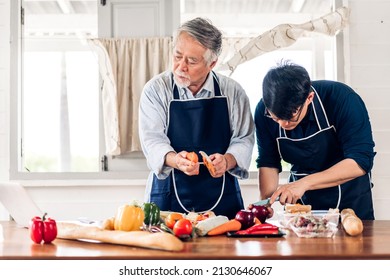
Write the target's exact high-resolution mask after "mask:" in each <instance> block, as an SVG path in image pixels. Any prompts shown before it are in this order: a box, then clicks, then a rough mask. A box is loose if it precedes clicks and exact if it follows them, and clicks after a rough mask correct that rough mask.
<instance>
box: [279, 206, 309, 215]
mask: <svg viewBox="0 0 390 280" xmlns="http://www.w3.org/2000/svg"><path fill="white" fill-rule="evenodd" d="M284 209H285V211H286V213H310V212H311V205H302V204H286V206H285V208H284Z"/></svg>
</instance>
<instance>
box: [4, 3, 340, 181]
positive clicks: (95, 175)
mask: <svg viewBox="0 0 390 280" xmlns="http://www.w3.org/2000/svg"><path fill="white" fill-rule="evenodd" d="M178 2H179V1H178ZM20 7H21V0H17V1H11V67H10V77H11V87H10V88H11V95H10V106H11V110H10V171H9V172H10V179H11V180H39V181H42V180H69V179H71V180H85V179H88V180H105V179H109V180H113V179H115V180H117V179H119V180H121V179H122V180H134V181H138V180H146V178H147V177H148V174H149V172H150V171H149V170H148V169H147V168H145V170H141V171H132V170H122V171H105V172H102V171H99V172H41V173H38V172H31V173H27V172H21V171H19V170H20V169H19V165H20V157H19V154H20V151H21V145H22V143H21V139H20V135H21V134H20V132H21V105H20V99H21V82H20V79H21V41H20V38H21V36H20V35H21V24H20V20H19V19H20V18H21V9H20ZM336 41H337V42H336V46H337V50H336V57H337V61H338V62H339V63H337V65H338V69H337V78H338V80H339V81H343V80H344V79H343V71H342V69H343V66H342V65H343V61H342V57H343V49H342V46H343V37H342V34H339V35H338V36H337V37H336ZM100 119H101V118H100ZM100 126H102V122H101V121H100ZM101 131H102V129H101ZM123 158H124V159H125V160H128V159H129V158H131V157H128V156H127V157H123ZM134 159H136V161H134V163H133V164H134V165H136V164H137V160H138V161H139V160H142V159H144V158H143V155H142V154H140V153H137V154H136V155H135V157H134ZM130 161H131V160H130ZM145 166H146V164H145ZM287 176H288V172H282V174H281V180H285V179H286V178H287ZM254 180H256V181H257V171H251V172H250V180H249V181H248V182H249V183H253V182H254ZM247 184H248V183H247Z"/></svg>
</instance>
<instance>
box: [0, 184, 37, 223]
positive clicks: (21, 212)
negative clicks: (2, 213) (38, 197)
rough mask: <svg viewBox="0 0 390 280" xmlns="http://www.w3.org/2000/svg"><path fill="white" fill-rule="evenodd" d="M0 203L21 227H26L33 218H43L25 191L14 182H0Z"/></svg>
mask: <svg viewBox="0 0 390 280" xmlns="http://www.w3.org/2000/svg"><path fill="white" fill-rule="evenodd" d="M0 203H1V204H3V206H4V207H5V209H6V210H7V211H8V213H9V214H10V216H11V217H12V219H13V220H15V222H16V223H17V224H18V225H19V226H21V227H28V226H29V223H30V221H31V219H32V218H33V217H35V216H40V217H42V216H43V212H42V211H41V209H39V207H38V206H37V205H36V204H35V202H34V201H33V200H32V199H31V197H30V196H29V194H28V193H27V191H26V189H25V188H24V187H23V186H22V185H21V184H19V183H16V182H0Z"/></svg>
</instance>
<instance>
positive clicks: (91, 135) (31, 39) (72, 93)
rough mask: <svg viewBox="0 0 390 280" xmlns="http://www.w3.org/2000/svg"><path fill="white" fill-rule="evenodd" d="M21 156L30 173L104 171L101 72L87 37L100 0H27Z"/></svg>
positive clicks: (91, 32) (93, 33)
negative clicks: (100, 109)
mask: <svg viewBox="0 0 390 280" xmlns="http://www.w3.org/2000/svg"><path fill="white" fill-rule="evenodd" d="M22 6H23V9H24V24H23V30H22V44H23V59H22V100H21V102H22V108H23V109H22V112H21V113H22V118H21V120H22V128H23V130H22V131H21V134H22V135H21V137H22V141H23V142H22V147H21V148H22V154H21V155H22V158H21V166H20V170H21V171H25V172H95V171H98V170H99V73H98V64H97V58H96V57H95V56H94V54H93V53H92V52H91V51H90V48H89V46H88V43H87V41H86V38H88V37H96V36H97V3H96V1H70V2H69V1H32V0H29V1H26V0H25V1H23V3H22Z"/></svg>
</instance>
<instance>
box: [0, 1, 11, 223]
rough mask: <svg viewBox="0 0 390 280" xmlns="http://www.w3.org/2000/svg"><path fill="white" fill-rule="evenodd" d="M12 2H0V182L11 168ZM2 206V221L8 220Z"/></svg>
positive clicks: (0, 217) (0, 208) (6, 176)
mask: <svg viewBox="0 0 390 280" xmlns="http://www.w3.org/2000/svg"><path fill="white" fill-rule="evenodd" d="M9 40H10V1H9V0H0V180H7V179H8V178H9V177H8V170H9V169H8V167H9V131H10V130H9V111H10V109H9V107H10V106H9V96H10V83H9V80H10V76H9V73H10V71H9V69H10V60H9V57H10V44H9ZM6 217H7V215H6V214H5V210H4V208H3V206H2V205H1V204H0V219H2V218H3V219H4V218H6Z"/></svg>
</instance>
